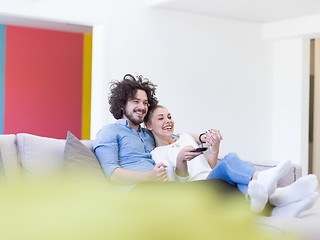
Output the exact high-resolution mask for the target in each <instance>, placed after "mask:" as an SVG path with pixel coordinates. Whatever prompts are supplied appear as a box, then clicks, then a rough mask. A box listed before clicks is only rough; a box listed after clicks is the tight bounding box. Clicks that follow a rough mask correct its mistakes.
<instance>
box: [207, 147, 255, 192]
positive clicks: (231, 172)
mask: <svg viewBox="0 0 320 240" xmlns="http://www.w3.org/2000/svg"><path fill="white" fill-rule="evenodd" d="M255 171H256V170H255V168H254V166H253V165H252V164H250V163H248V162H245V161H243V160H241V159H240V158H239V157H238V155H237V154H236V153H229V154H227V155H226V156H225V157H224V158H223V159H222V160H221V161H220V162H219V163H218V164H217V165H216V166H215V167H214V168H213V169H212V171H211V172H210V173H209V175H208V177H207V179H223V180H225V181H226V182H228V183H230V184H232V185H237V187H238V189H239V190H240V191H241V192H242V193H243V194H244V195H245V196H247V194H248V184H249V182H250V181H251V179H252V176H253V174H254V173H255Z"/></svg>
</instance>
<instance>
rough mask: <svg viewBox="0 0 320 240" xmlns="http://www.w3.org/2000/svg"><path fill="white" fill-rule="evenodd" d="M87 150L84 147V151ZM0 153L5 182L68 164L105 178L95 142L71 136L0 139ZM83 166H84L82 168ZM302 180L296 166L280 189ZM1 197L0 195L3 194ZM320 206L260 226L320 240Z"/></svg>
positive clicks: (261, 165)
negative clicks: (94, 150)
mask: <svg viewBox="0 0 320 240" xmlns="http://www.w3.org/2000/svg"><path fill="white" fill-rule="evenodd" d="M84 146H85V147H84ZM0 151H1V158H2V162H3V167H4V172H5V178H6V179H7V181H8V182H10V181H17V180H18V181H20V180H22V179H23V178H25V177H31V178H37V177H42V176H48V175H54V174H56V173H59V172H61V171H62V170H63V169H64V166H65V165H66V164H67V165H69V166H71V167H72V168H78V167H79V166H81V167H79V168H83V166H84V168H85V169H86V170H89V171H91V173H93V174H94V175H95V176H99V177H103V178H104V174H103V171H102V169H101V167H100V165H99V162H98V161H97V159H96V158H95V156H94V154H93V152H92V141H90V140H81V141H79V140H78V139H76V138H75V137H74V136H73V135H72V134H71V133H68V136H67V139H66V140H65V139H54V138H47V137H40V136H36V135H31V134H26V133H19V134H16V135H15V134H8V135H0ZM79 163H81V164H79ZM254 165H255V166H256V168H257V169H258V170H263V169H266V168H270V167H272V166H275V163H272V162H266V163H261V162H259V163H254ZM299 177H301V167H300V166H299V165H293V166H292V169H291V170H290V172H289V173H288V174H287V175H286V176H284V177H283V178H282V179H281V180H280V181H279V182H278V186H279V187H281V186H286V185H288V184H290V183H292V182H294V181H295V180H296V179H297V178H299ZM0 194H1V193H0ZM319 223H320V202H319V200H318V201H317V203H316V204H315V205H314V207H313V208H312V209H310V210H308V211H305V212H304V213H303V214H301V216H299V217H297V218H282V217H261V216H259V217H257V224H258V226H259V227H261V228H262V229H266V230H267V231H270V232H272V233H274V234H276V235H277V236H279V235H280V236H285V235H286V233H288V232H289V233H293V234H295V235H296V236H301V237H302V239H307V240H309V239H310V240H313V239H320V228H319V227H318V226H319Z"/></svg>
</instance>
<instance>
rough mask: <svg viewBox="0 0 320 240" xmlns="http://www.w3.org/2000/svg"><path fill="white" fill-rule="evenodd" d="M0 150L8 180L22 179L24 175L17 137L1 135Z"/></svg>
mask: <svg viewBox="0 0 320 240" xmlns="http://www.w3.org/2000/svg"><path fill="white" fill-rule="evenodd" d="M0 150H1V156H2V161H3V167H4V169H5V173H6V177H7V179H8V180H16V179H20V178H21V176H22V175H21V165H20V161H19V157H18V151H17V145H16V135H14V134H4V135H0Z"/></svg>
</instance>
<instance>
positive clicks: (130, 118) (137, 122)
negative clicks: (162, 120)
mask: <svg viewBox="0 0 320 240" xmlns="http://www.w3.org/2000/svg"><path fill="white" fill-rule="evenodd" d="M123 115H124V116H126V118H127V119H128V120H129V121H130V122H131V123H132V124H134V125H140V124H141V123H143V120H144V118H141V119H135V118H134V117H133V114H128V113H127V112H126V110H123Z"/></svg>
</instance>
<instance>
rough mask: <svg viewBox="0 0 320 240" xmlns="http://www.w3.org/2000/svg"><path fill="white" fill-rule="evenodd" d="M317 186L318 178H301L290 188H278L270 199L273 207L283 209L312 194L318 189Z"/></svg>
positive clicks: (310, 176)
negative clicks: (282, 207)
mask: <svg viewBox="0 0 320 240" xmlns="http://www.w3.org/2000/svg"><path fill="white" fill-rule="evenodd" d="M317 186H318V180H317V177H316V176H315V175H312V174H310V175H308V176H305V177H302V178H299V179H298V180H297V181H295V182H294V183H292V184H290V185H289V186H286V187H283V188H277V189H276V190H275V191H274V193H273V194H271V196H270V197H269V201H270V203H271V204H272V205H273V206H276V207H281V206H284V205H287V204H289V203H292V202H297V201H299V200H301V199H303V198H304V197H306V196H308V195H310V194H312V193H313V192H314V191H315V190H316V189H317Z"/></svg>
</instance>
